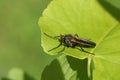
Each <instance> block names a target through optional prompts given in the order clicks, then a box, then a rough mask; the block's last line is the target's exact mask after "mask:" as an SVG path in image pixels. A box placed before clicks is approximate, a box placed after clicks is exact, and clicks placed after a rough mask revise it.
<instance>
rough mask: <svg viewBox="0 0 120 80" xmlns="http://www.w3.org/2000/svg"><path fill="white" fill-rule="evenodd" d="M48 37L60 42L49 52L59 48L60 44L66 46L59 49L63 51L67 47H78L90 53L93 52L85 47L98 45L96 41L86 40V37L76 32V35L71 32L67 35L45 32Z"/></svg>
mask: <svg viewBox="0 0 120 80" xmlns="http://www.w3.org/2000/svg"><path fill="white" fill-rule="evenodd" d="M44 34H45V35H46V36H47V37H49V38H52V39H57V40H58V41H59V42H60V43H59V45H58V46H56V47H54V48H52V49H50V50H49V51H48V52H50V51H52V50H54V49H57V48H59V47H60V46H62V45H63V46H64V48H63V49H62V50H61V51H59V52H63V51H64V50H65V48H66V47H71V48H76V49H79V50H81V51H83V52H85V53H89V54H93V53H90V52H88V51H86V50H84V49H83V48H94V47H95V46H96V43H95V42H92V41H90V40H86V39H81V38H79V37H78V35H77V34H75V35H74V36H73V35H71V34H66V35H60V36H50V35H48V34H46V33H44ZM93 55H94V54H93Z"/></svg>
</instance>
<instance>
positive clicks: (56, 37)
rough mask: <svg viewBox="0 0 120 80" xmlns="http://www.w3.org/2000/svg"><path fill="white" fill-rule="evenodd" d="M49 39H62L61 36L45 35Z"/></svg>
mask: <svg viewBox="0 0 120 80" xmlns="http://www.w3.org/2000/svg"><path fill="white" fill-rule="evenodd" d="M44 34H45V35H46V36H47V37H49V38H52V39H58V37H60V36H54V37H53V36H50V35H48V34H46V33H44Z"/></svg>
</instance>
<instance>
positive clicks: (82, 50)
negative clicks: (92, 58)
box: [80, 47, 95, 55]
mask: <svg viewBox="0 0 120 80" xmlns="http://www.w3.org/2000/svg"><path fill="white" fill-rule="evenodd" d="M80 48H81V50H82V51H83V52H85V53H88V54H92V55H95V54H94V53H91V52H88V51H86V50H84V49H83V48H82V47H80Z"/></svg>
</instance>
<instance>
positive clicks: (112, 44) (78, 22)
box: [39, 0, 120, 80]
mask: <svg viewBox="0 0 120 80" xmlns="http://www.w3.org/2000/svg"><path fill="white" fill-rule="evenodd" d="M119 13H120V10H116V9H115V8H114V7H113V6H112V5H108V4H107V3H104V1H102V0H99V1H98V0H53V1H52V2H51V4H50V5H49V6H48V8H47V9H46V10H45V11H44V13H43V17H41V18H40V20H39V25H40V28H41V33H42V47H43V49H44V51H45V52H47V53H48V54H57V52H58V51H60V50H61V49H62V48H63V46H62V47H60V48H58V49H56V50H54V51H51V52H48V50H49V49H51V48H53V47H56V46H57V45H58V44H59V41H57V40H54V39H51V38H48V37H47V36H45V35H44V34H43V33H47V34H49V35H51V36H59V35H60V34H73V35H74V34H78V35H79V36H80V37H81V38H85V39H91V40H92V41H94V42H96V43H97V45H96V47H95V48H93V49H86V50H88V51H90V52H93V53H95V56H93V57H92V58H93V62H91V56H88V62H90V63H91V67H92V69H94V70H93V72H92V73H93V74H91V73H90V66H88V67H89V68H88V76H89V77H90V75H93V80H97V79H100V80H119V79H120V74H119V73H120V70H119V69H120V63H119V62H120V49H119V48H120V45H119V43H120V23H119V21H120V17H119V15H118V14H119ZM63 53H65V54H67V55H70V56H72V57H76V58H79V59H82V58H85V57H87V54H85V53H84V52H81V51H79V50H76V49H73V48H66V49H65V51H64V52H63Z"/></svg>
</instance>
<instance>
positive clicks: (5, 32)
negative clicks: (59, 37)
mask: <svg viewBox="0 0 120 80" xmlns="http://www.w3.org/2000/svg"><path fill="white" fill-rule="evenodd" d="M49 2H50V0H0V78H1V77H5V76H7V74H8V71H9V70H10V69H13V68H20V69H22V70H24V71H25V72H27V73H28V74H29V75H30V76H32V77H34V78H35V79H36V80H40V77H41V76H40V75H41V73H42V71H43V69H44V67H45V66H46V65H48V64H49V63H50V62H51V60H53V59H54V56H49V55H47V54H45V53H44V52H43V49H42V47H41V45H40V29H39V26H38V20H39V18H40V16H41V15H42V11H43V10H44V9H45V8H46V7H47V5H48V3H49Z"/></svg>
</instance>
